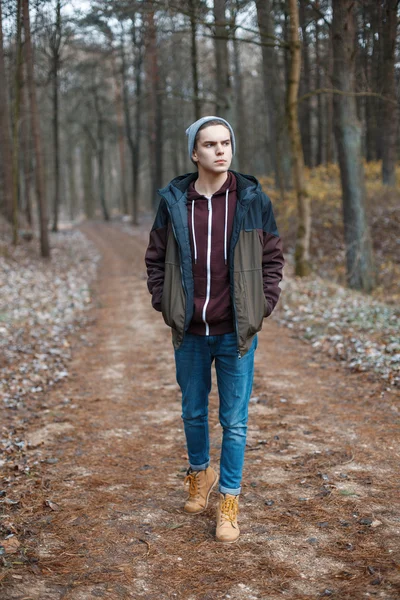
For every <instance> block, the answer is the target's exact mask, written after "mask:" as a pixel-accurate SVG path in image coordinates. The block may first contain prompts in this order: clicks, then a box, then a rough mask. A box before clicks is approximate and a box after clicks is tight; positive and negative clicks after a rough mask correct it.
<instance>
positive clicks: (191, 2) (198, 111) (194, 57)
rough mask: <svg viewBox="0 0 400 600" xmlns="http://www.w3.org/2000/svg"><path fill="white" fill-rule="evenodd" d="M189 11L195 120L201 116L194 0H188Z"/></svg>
mask: <svg viewBox="0 0 400 600" xmlns="http://www.w3.org/2000/svg"><path fill="white" fill-rule="evenodd" d="M189 11H190V39H191V45H190V50H191V54H190V58H191V67H192V80H193V107H194V118H195V121H197V120H198V119H200V116H201V102H200V96H199V73H198V69H197V63H198V58H197V42H196V30H197V21H196V1H195V0H189Z"/></svg>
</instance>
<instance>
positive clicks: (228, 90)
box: [214, 0, 233, 121]
mask: <svg viewBox="0 0 400 600" xmlns="http://www.w3.org/2000/svg"><path fill="white" fill-rule="evenodd" d="M225 11H226V0H214V21H215V68H216V73H215V80H216V102H215V111H216V114H217V115H218V116H221V117H224V118H225V119H227V120H228V121H232V116H233V115H232V110H233V108H232V104H233V102H232V86H231V81H230V75H229V54H228V38H229V35H228V30H227V22H226V13H225Z"/></svg>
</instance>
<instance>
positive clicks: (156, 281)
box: [144, 198, 169, 312]
mask: <svg viewBox="0 0 400 600" xmlns="http://www.w3.org/2000/svg"><path fill="white" fill-rule="evenodd" d="M168 222H169V214H168V209H167V207H166V204H165V200H164V199H163V198H162V199H161V201H160V204H159V207H158V211H157V214H156V218H155V220H154V223H153V227H152V229H151V231H150V237H149V245H148V246H147V250H146V254H145V259H144V260H145V263H146V267H147V288H148V290H149V292H150V294H151V295H152V300H151V303H152V305H153V308H155V309H156V310H158V311H160V312H161V298H162V293H163V287H164V271H165V253H166V248H167V237H168Z"/></svg>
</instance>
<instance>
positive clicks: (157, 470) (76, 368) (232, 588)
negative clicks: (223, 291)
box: [0, 222, 400, 600]
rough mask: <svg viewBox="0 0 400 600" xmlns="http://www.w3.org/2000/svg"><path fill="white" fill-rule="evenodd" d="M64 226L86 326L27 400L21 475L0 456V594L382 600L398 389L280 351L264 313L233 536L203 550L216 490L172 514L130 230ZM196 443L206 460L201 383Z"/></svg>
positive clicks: (169, 400)
mask: <svg viewBox="0 0 400 600" xmlns="http://www.w3.org/2000/svg"><path fill="white" fill-rule="evenodd" d="M80 230H81V231H82V232H83V233H84V234H85V235H86V236H87V237H88V238H89V239H90V240H91V241H92V242H93V243H94V244H95V245H96V247H97V248H98V250H99V252H100V253H101V254H102V260H101V262H100V266H99V274H98V278H97V280H96V282H95V283H94V287H93V290H92V293H93V295H94V307H93V308H92V309H91V311H90V315H91V317H92V318H91V321H90V322H89V323H88V324H87V326H85V329H84V331H85V335H84V336H82V335H78V332H72V333H71V335H70V338H69V344H70V348H71V353H72V356H71V362H70V363H69V376H68V377H65V379H63V380H61V381H59V382H58V383H57V385H55V386H53V387H52V388H49V389H47V390H46V392H45V393H43V394H42V393H41V392H39V393H38V394H35V395H34V399H33V400H32V403H31V406H30V411H31V412H30V413H29V414H27V416H26V419H25V422H24V426H23V429H24V433H23V435H24V437H25V438H26V440H27V442H28V444H27V447H26V448H24V449H23V452H22V451H21V457H22V455H23V456H24V457H25V459H26V457H27V456H28V457H29V456H30V457H31V458H30V459H29V460H31V463H32V465H34V466H32V468H31V469H30V470H29V472H28V473H26V474H24V470H23V467H20V466H19V462H18V458H16V460H15V461H14V462H13V467H12V469H11V467H10V468H9V471H7V473H5V474H4V479H3V482H5V481H7V482H8V483H10V482H11V481H12V483H13V487H12V491H11V492H10V493H9V492H7V493H5V492H4V493H2V492H1V491H0V496H1V497H0V500H4V498H6V499H7V500H8V502H5V501H4V502H3V504H2V505H1V506H2V507H3V509H2V514H1V522H0V527H2V530H1V529H0V531H2V532H3V538H4V539H3V542H1V541H0V544H3V557H2V558H3V569H2V571H0V573H1V574H0V597H1V599H2V600H88V599H90V598H93V597H97V598H106V599H111V600H117V599H118V600H119V599H124V598H145V599H147V600H164V599H165V600H167V599H168V600H169V599H175V598H176V599H178V600H180V599H182V600H220V599H221V600H222V599H231V600H275V599H278V598H282V597H283V598H289V599H290V600H305V599H312V598H322V597H329V598H333V599H336V600H350V599H351V600H361V599H364V598H370V597H373V598H382V599H385V600H396V599H398V598H399V596H400V574H399V568H398V567H399V560H400V557H399V545H400V544H399V541H400V510H399V508H400V498H399V494H398V482H399V458H400V455H399V447H400V446H399V437H400V436H399V432H400V428H399V413H398V404H397V406H396V400H398V390H396V388H390V387H388V383H387V381H384V380H382V379H379V377H376V376H375V375H374V374H373V373H371V372H351V371H350V370H349V369H346V368H344V366H342V364H341V363H340V362H338V361H335V360H334V359H333V358H332V357H330V356H328V355H327V354H325V353H323V352H319V351H318V348H313V347H312V346H311V345H310V344H307V343H306V342H305V341H302V340H300V339H298V337H297V336H296V334H295V333H294V332H293V331H292V330H291V329H290V328H288V327H285V326H284V325H283V324H282V323H281V322H280V321H279V311H278V312H277V318H271V319H268V320H267V321H266V322H265V324H264V328H263V330H262V332H261V333H260V334H259V346H258V350H257V353H256V368H255V379H254V387H253V396H252V399H251V402H250V411H249V431H248V441H247V450H246V460H245V470H244V478H243V493H242V495H241V500H240V514H239V523H240V527H241V531H242V534H241V537H240V540H239V542H238V543H237V544H234V545H230V546H224V545H220V544H217V543H216V542H215V540H214V532H215V506H216V501H217V495H216V494H213V495H212V496H211V502H210V505H209V508H208V509H207V511H206V512H204V513H203V514H201V515H198V516H196V517H191V516H188V515H186V514H184V513H183V511H182V506H183V502H184V499H185V497H186V494H185V492H184V489H183V479H184V476H185V469H186V463H187V457H186V451H185V444H184V434H183V427H182V421H181V417H180V414H181V411H180V396H179V389H178V386H177V384H176V380H175V369H174V359H173V351H172V344H171V339H170V332H169V330H168V328H167V327H166V326H165V324H164V323H163V320H162V317H161V315H160V314H158V313H156V312H155V311H154V310H153V309H152V307H151V303H150V296H149V294H148V291H147V287H146V275H145V269H144V262H143V255H144V251H145V247H146V243H147V239H148V233H147V231H145V229H144V228H143V229H142V230H139V231H137V232H136V233H134V234H132V235H128V234H127V233H125V232H124V228H123V227H121V224H120V223H109V224H105V223H102V222H86V223H83V224H82V225H81V226H80ZM279 310H283V308H281V309H279ZM80 333H81V332H80ZM12 418H13V415H11V416H10V419H12ZM210 441H211V459H212V463H213V464H214V465H216V466H218V457H219V451H220V443H221V428H220V426H219V423H218V399H217V392H216V384H215V377H214V378H213V391H212V394H211V397H210ZM33 459H35V460H33ZM3 462H4V461H3ZM20 462H22V458H21V459H20ZM5 466H7V465H5ZM17 475H19V476H18V477H17ZM4 485H5V484H4ZM14 502H15V504H14ZM4 533H7V534H8V535H7V536H4ZM0 547H1V546H0ZM4 552H5V554H4Z"/></svg>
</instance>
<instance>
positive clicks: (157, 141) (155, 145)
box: [146, 9, 162, 211]
mask: <svg viewBox="0 0 400 600" xmlns="http://www.w3.org/2000/svg"><path fill="white" fill-rule="evenodd" d="M146 37H147V48H146V51H147V65H146V67H147V68H146V80H147V91H148V96H149V101H148V111H147V112H148V129H149V154H150V160H149V163H150V180H151V182H150V190H151V201H152V206H153V210H154V211H156V210H157V208H158V204H159V197H158V194H157V189H158V188H159V187H161V181H160V179H159V176H160V171H161V172H162V164H160V162H161V159H162V137H161V135H160V133H161V132H160V124H161V115H160V114H159V110H160V104H159V99H158V98H157V95H158V94H159V93H160V90H159V69H158V57H157V31H156V27H155V23H154V10H153V9H151V10H150V11H149V12H148V13H147V36H146Z"/></svg>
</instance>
